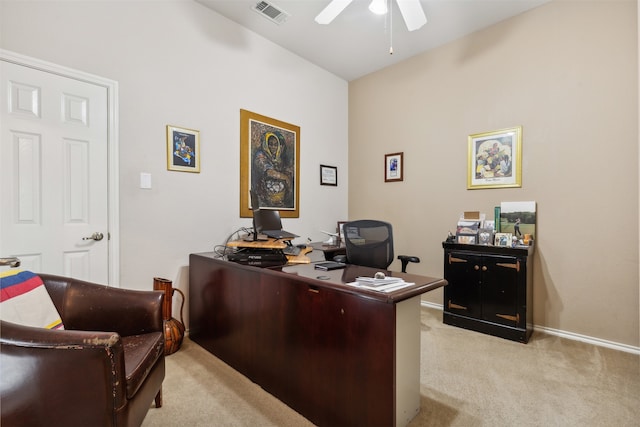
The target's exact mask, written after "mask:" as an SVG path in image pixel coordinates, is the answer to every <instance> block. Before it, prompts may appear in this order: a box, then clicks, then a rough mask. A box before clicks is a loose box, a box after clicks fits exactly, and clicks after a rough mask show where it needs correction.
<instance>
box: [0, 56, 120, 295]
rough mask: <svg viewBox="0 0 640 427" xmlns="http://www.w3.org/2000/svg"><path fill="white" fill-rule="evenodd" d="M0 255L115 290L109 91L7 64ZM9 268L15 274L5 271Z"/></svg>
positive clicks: (2, 94)
mask: <svg viewBox="0 0 640 427" xmlns="http://www.w3.org/2000/svg"><path fill="white" fill-rule="evenodd" d="M0 75H1V79H2V81H1V84H0V98H1V99H2V107H1V108H2V111H1V117H0V118H1V119H2V123H3V126H2V129H1V146H0V148H1V150H0V155H1V157H2V159H1V160H0V161H2V164H3V167H2V171H1V172H0V187H1V188H0V199H1V200H2V201H3V202H2V208H1V209H0V255H2V256H17V257H19V258H20V259H21V260H22V267H23V268H25V269H32V270H34V271H38V272H46V273H53V274H62V275H65V276H71V277H76V278H80V279H85V280H92V281H95V282H100V283H108V282H109V259H108V258H109V257H108V251H109V248H108V241H107V238H105V239H103V240H99V241H98V240H94V239H88V237H89V236H91V235H92V234H93V233H94V232H99V233H102V234H103V235H104V236H108V194H107V192H108V186H107V182H108V169H107V160H108V108H107V107H108V94H107V88H106V87H104V86H100V85H96V84H92V83H88V82H85V81H80V80H77V79H73V78H69V77H63V76H61V75H57V74H54V73H50V72H46V71H40V70H36V69H34V68H31V67H28V66H23V65H18V64H14V63H11V62H8V61H5V60H0ZM0 268H7V267H0Z"/></svg>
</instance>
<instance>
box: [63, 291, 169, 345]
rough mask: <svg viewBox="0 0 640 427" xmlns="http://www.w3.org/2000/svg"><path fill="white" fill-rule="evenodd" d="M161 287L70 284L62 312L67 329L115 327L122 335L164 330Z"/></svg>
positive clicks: (89, 329)
mask: <svg viewBox="0 0 640 427" xmlns="http://www.w3.org/2000/svg"><path fill="white" fill-rule="evenodd" d="M163 299H164V292H162V291H137V290H131V289H121V288H112V287H109V286H103V285H96V284H93V283H89V282H83V281H79V280H76V281H73V282H71V283H70V284H69V286H68V288H67V290H66V292H65V296H64V304H63V308H62V312H61V313H60V316H61V317H62V321H63V323H64V327H65V329H70V330H84V331H113V332H117V333H118V334H120V335H121V336H130V335H138V334H145V333H149V332H162V331H163V326H162V320H163V319H162V302H163Z"/></svg>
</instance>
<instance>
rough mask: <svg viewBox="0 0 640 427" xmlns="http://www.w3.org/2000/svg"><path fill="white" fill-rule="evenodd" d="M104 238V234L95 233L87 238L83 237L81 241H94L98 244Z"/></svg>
mask: <svg viewBox="0 0 640 427" xmlns="http://www.w3.org/2000/svg"><path fill="white" fill-rule="evenodd" d="M103 238H104V234H102V233H98V232H97V231H96V232H95V233H93V234H92V235H91V236H89V237H83V238H82V240H95V241H96V242H99V241H100V240H102V239H103Z"/></svg>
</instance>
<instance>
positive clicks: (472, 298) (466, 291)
mask: <svg viewBox="0 0 640 427" xmlns="http://www.w3.org/2000/svg"><path fill="white" fill-rule="evenodd" d="M481 265H482V257H481V256H479V255H474V254H471V253H466V252H455V251H452V252H446V253H445V268H444V278H445V279H446V280H447V281H448V282H449V284H448V285H447V286H445V288H444V293H445V301H444V303H445V310H446V311H448V312H450V313H455V314H461V315H463V316H469V317H475V318H480V316H481V315H482V311H481V310H482V305H481V302H480V288H481V285H482V274H481V273H482V271H481V269H480V266H481Z"/></svg>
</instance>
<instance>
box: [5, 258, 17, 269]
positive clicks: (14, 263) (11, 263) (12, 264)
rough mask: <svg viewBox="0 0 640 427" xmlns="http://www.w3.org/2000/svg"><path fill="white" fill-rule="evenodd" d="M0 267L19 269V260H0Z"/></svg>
mask: <svg viewBox="0 0 640 427" xmlns="http://www.w3.org/2000/svg"><path fill="white" fill-rule="evenodd" d="M0 265H8V266H9V267H11V268H16V267H20V259H19V258H16V257H9V258H0Z"/></svg>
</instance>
